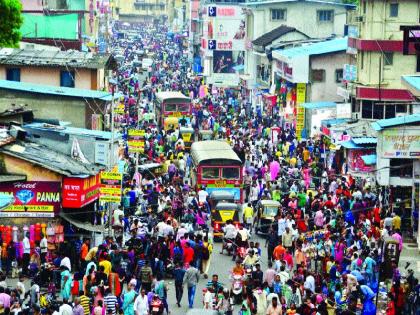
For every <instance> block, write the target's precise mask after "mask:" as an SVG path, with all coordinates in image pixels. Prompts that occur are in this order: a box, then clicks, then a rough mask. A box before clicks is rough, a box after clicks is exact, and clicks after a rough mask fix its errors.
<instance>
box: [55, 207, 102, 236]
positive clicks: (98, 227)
mask: <svg viewBox="0 0 420 315" xmlns="http://www.w3.org/2000/svg"><path fill="white" fill-rule="evenodd" d="M60 217H62V218H63V219H64V220H66V221H68V222H69V223H71V224H73V225H74V226H75V227H77V228H79V229H83V230H86V231H89V232H96V233H106V232H107V230H106V228H105V226H103V225H92V224H90V223H86V222H81V221H78V220H74V219H73V218H71V217H70V215H69V214H67V213H64V212H61V213H60Z"/></svg>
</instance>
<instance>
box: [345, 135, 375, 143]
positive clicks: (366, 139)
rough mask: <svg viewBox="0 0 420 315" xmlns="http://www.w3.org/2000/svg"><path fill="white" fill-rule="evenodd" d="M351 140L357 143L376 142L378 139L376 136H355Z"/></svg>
mask: <svg viewBox="0 0 420 315" xmlns="http://www.w3.org/2000/svg"><path fill="white" fill-rule="evenodd" d="M351 140H352V141H353V142H354V143H356V144H376V143H378V140H377V139H376V138H375V137H353V138H351Z"/></svg>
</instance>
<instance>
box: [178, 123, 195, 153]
mask: <svg viewBox="0 0 420 315" xmlns="http://www.w3.org/2000/svg"><path fill="white" fill-rule="evenodd" d="M179 133H180V135H181V137H182V140H183V141H184V146H185V149H188V150H189V149H191V144H192V143H193V142H194V129H193V128H189V127H180V129H179Z"/></svg>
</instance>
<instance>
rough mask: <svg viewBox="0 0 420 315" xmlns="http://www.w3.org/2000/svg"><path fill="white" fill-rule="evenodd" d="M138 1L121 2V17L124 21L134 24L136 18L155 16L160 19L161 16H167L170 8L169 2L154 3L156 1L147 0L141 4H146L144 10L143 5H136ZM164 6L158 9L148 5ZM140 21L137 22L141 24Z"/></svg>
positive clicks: (127, 0) (126, 0) (125, 0)
mask: <svg viewBox="0 0 420 315" xmlns="http://www.w3.org/2000/svg"><path fill="white" fill-rule="evenodd" d="M135 2H136V0H124V1H120V2H119V8H120V12H119V14H120V17H121V19H122V20H127V19H128V20H131V21H132V22H135V21H136V18H135V16H155V17H159V16H160V15H166V14H167V8H168V6H169V1H158V2H157V1H154V0H145V1H144V2H142V3H141V4H144V5H145V7H144V8H143V7H142V6H141V5H134V3H135ZM160 3H161V4H163V5H164V7H163V9H161V8H160V7H159V6H158V7H153V8H151V7H149V6H148V5H147V4H152V5H155V4H160ZM139 21H140V20H137V22H139Z"/></svg>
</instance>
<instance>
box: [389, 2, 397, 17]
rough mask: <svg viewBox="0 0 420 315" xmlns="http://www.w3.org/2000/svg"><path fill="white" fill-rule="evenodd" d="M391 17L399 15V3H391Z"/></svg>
mask: <svg viewBox="0 0 420 315" xmlns="http://www.w3.org/2000/svg"><path fill="white" fill-rule="evenodd" d="M389 17H398V3H390V4H389Z"/></svg>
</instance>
